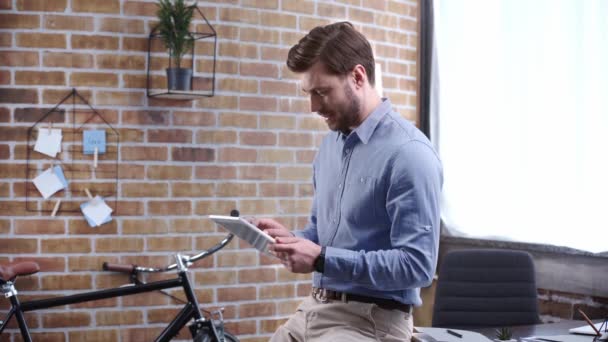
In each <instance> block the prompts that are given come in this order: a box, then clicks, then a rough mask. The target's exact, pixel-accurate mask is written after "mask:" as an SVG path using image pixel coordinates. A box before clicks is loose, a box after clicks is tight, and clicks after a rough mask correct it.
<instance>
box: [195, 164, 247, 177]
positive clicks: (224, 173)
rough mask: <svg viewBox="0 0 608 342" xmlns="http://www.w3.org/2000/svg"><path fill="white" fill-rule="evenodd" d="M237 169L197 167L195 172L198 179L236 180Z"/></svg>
mask: <svg viewBox="0 0 608 342" xmlns="http://www.w3.org/2000/svg"><path fill="white" fill-rule="evenodd" d="M236 171H237V168H236V167H234V166H215V165H205V166H197V167H196V170H195V174H196V178H197V179H235V178H236Z"/></svg>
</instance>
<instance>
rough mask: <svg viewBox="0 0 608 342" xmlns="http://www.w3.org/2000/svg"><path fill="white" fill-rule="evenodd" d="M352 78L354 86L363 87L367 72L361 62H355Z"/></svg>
mask: <svg viewBox="0 0 608 342" xmlns="http://www.w3.org/2000/svg"><path fill="white" fill-rule="evenodd" d="M352 76H353V80H354V82H355V86H356V87H357V88H361V87H363V85H364V84H365V83H367V82H368V80H367V73H366V72H365V68H364V67H363V65H361V64H357V65H356V66H355V68H354V69H353V72H352Z"/></svg>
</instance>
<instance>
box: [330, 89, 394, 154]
mask: <svg viewBox="0 0 608 342" xmlns="http://www.w3.org/2000/svg"><path fill="white" fill-rule="evenodd" d="M392 108H393V105H392V104H391V101H390V100H389V99H387V98H382V101H381V102H380V104H379V105H378V106H377V107H376V108H375V109H374V110H373V111H372V112H371V114H370V115H368V116H367V118H365V120H363V122H362V123H361V125H359V127H357V128H355V129H354V130H353V131H352V132H351V134H353V133H355V134H357V136H358V137H359V140H361V142H362V143H364V144H367V142H368V141H369V139H370V138H371V137H372V134H373V133H374V131H375V130H376V127H377V126H378V123H379V122H380V120H381V119H382V117H383V116H384V114H386V113H388V112H390V111H391V110H392ZM339 137H342V138H343V139H344V138H346V136H344V134H342V133H338V137H337V138H339ZM337 138H336V140H337Z"/></svg>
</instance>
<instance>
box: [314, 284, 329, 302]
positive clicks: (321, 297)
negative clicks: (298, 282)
mask: <svg viewBox="0 0 608 342" xmlns="http://www.w3.org/2000/svg"><path fill="white" fill-rule="evenodd" d="M312 295H313V296H314V297H315V299H316V300H318V301H319V302H321V303H323V304H326V303H329V298H328V296H327V289H323V288H318V287H316V288H313V289H312Z"/></svg>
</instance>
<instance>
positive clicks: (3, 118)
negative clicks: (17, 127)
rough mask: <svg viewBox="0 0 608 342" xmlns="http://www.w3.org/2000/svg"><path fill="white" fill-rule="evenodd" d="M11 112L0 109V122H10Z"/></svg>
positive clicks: (4, 108)
mask: <svg viewBox="0 0 608 342" xmlns="http://www.w3.org/2000/svg"><path fill="white" fill-rule="evenodd" d="M10 121H11V112H10V110H9V109H8V108H6V107H0V122H10Z"/></svg>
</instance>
